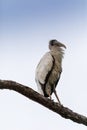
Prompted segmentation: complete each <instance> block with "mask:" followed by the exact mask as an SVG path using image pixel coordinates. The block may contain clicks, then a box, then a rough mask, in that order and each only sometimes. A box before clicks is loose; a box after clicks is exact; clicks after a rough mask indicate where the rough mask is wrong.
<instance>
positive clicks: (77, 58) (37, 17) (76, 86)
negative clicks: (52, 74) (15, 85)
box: [0, 0, 87, 130]
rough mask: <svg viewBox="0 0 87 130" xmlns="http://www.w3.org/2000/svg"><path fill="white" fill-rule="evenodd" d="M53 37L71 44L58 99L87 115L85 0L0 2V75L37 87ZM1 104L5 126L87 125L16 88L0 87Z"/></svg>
mask: <svg viewBox="0 0 87 130" xmlns="http://www.w3.org/2000/svg"><path fill="white" fill-rule="evenodd" d="M51 39H57V40H58V41H60V42H62V43H64V44H65V45H66V46H67V49H66V50H65V55H64V59H63V64H62V66H63V72H62V75H61V78H60V81H59V84H58V86H57V93H58V95H59V97H60V101H61V102H62V104H63V105H64V106H65V107H68V108H70V109H72V110H73V111H75V112H77V113H80V114H83V115H85V116H87V103H86V99H87V87H86V86H87V79H86V77H87V58H86V56H87V1H86V0H1V1H0V79H4V80H13V81H16V82H19V83H21V84H24V85H27V86H29V87H31V88H33V89H34V90H36V91H37V85H36V83H35V69H36V66H37V64H38V62H39V60H40V58H41V57H42V56H43V55H44V53H46V52H47V51H49V50H48V42H49V40H51ZM52 97H53V99H54V100H55V101H56V99H55V97H54V95H52ZM0 104H1V105H0V122H1V123H0V129H1V130H25V129H26V130H29V129H30V130H33V129H38V130H41V129H42V130H44V129H48V130H53V129H54V130H55V129H60V130H63V129H66V130H86V129H87V128H86V126H83V125H81V124H77V123H74V122H72V121H70V120H67V119H64V118H62V117H61V116H60V115H58V114H56V113H54V112H52V111H50V110H48V109H47V108H45V107H43V106H41V105H39V104H38V103H35V102H33V101H31V100H29V99H27V98H26V97H24V96H22V95H20V94H19V93H16V92H14V91H9V90H0Z"/></svg>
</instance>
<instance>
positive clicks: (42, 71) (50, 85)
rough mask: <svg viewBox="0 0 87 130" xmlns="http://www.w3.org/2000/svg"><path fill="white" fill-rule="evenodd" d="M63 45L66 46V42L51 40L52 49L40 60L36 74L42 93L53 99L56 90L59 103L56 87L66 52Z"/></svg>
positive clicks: (39, 89) (50, 47) (50, 46)
mask: <svg viewBox="0 0 87 130" xmlns="http://www.w3.org/2000/svg"><path fill="white" fill-rule="evenodd" d="M62 47H64V48H66V47H65V45H64V44H62V43H60V42H58V41H57V40H51V41H50V42H49V49H50V51H49V52H47V53H46V54H45V55H44V56H43V57H42V59H41V60H40V62H39V64H38V66H37V68H36V74H35V80H36V83H37V86H38V91H39V92H40V94H42V95H44V96H45V97H50V99H51V94H52V93H53V92H54V94H55V96H56V98H57V100H58V102H59V103H60V101H59V98H58V95H57V93H56V90H55V88H56V85H57V83H58V81H59V79H60V74H61V72H62V58H63V54H64V52H63V49H62Z"/></svg>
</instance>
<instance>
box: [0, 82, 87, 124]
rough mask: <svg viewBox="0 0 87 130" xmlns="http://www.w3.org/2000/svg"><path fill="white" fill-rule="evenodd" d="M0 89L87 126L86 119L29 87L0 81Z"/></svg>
mask: <svg viewBox="0 0 87 130" xmlns="http://www.w3.org/2000/svg"><path fill="white" fill-rule="evenodd" d="M0 89H10V90H14V91H16V92H18V93H20V94H22V95H24V96H26V97H27V98H29V99H31V100H33V101H35V102H37V103H39V104H41V105H43V106H44V107H47V108H48V109H50V110H52V111H54V112H56V113H58V114H59V115H60V116H62V117H64V118H66V119H70V120H72V121H74V122H76V123H79V124H83V125H86V126H87V117H85V116H83V115H80V114H78V113H76V112H73V111H72V110H70V109H69V108H67V107H64V106H63V105H59V104H58V103H56V102H53V101H51V100H50V99H48V98H45V97H44V96H42V95H40V94H39V93H37V92H36V91H34V90H33V89H31V88H30V87H27V86H24V85H22V84H19V83H17V82H14V81H8V80H0Z"/></svg>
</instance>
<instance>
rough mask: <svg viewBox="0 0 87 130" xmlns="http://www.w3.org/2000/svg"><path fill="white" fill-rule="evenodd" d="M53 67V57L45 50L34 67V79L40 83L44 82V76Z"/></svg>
mask: <svg viewBox="0 0 87 130" xmlns="http://www.w3.org/2000/svg"><path fill="white" fill-rule="evenodd" d="M52 67H53V57H52V55H51V54H50V52H47V53H46V54H45V55H44V56H43V57H42V59H41V60H40V62H39V64H38V66H37V68H36V77H35V78H36V80H37V81H38V82H40V83H41V84H45V80H46V76H47V74H48V73H49V72H50V71H51V69H52Z"/></svg>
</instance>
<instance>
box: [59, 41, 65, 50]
mask: <svg viewBox="0 0 87 130" xmlns="http://www.w3.org/2000/svg"><path fill="white" fill-rule="evenodd" d="M58 45H59V47H64V48H65V49H66V46H65V45H64V44H63V43H61V42H58Z"/></svg>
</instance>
